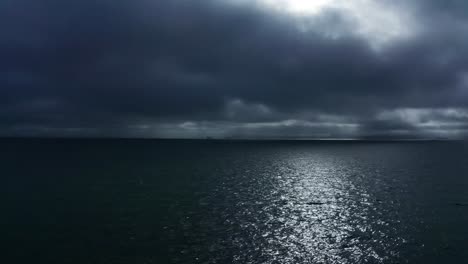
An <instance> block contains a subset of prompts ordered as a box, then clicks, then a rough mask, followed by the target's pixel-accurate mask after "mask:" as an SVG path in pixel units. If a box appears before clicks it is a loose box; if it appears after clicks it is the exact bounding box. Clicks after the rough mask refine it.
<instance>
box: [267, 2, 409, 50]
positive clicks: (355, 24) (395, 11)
mask: <svg viewBox="0 0 468 264" xmlns="http://www.w3.org/2000/svg"><path fill="white" fill-rule="evenodd" d="M259 1H260V3H261V5H263V6H265V7H267V8H270V9H272V10H275V11H276V12H280V13H284V14H288V15H291V16H293V17H298V18H300V19H308V20H309V21H313V20H314V18H320V16H321V15H323V14H324V13H326V12H334V13H336V14H340V16H342V17H343V18H344V20H345V21H346V23H348V24H349V25H347V27H349V28H350V29H351V32H349V33H352V34H354V35H356V36H359V37H362V38H364V39H366V40H367V41H368V42H369V43H370V45H371V46H372V47H373V48H374V49H376V50H378V49H380V48H381V47H383V46H386V45H387V44H391V43H393V42H395V41H399V40H405V39H408V38H410V37H411V36H413V35H414V34H415V33H416V32H417V27H416V23H415V21H414V19H413V15H412V13H411V9H410V8H402V6H401V4H400V5H398V4H393V5H392V4H389V3H388V2H387V3H384V2H382V1H376V0H310V1H307V0H259ZM309 24H310V25H312V26H314V25H315V24H314V23H313V22H312V23H309ZM301 28H303V29H304V27H303V25H301ZM305 31H307V28H305ZM327 35H330V36H334V37H337V35H339V33H336V32H327Z"/></svg>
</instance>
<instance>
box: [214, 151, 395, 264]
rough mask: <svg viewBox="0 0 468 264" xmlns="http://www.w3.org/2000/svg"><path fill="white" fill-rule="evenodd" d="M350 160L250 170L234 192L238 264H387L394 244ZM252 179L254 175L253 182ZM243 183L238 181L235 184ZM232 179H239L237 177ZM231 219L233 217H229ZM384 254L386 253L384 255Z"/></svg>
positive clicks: (287, 161)
mask: <svg viewBox="0 0 468 264" xmlns="http://www.w3.org/2000/svg"><path fill="white" fill-rule="evenodd" d="M353 166H354V165H353V163H352V162H344V161H339V160H337V159H334V158H332V157H327V156H323V155H322V156H317V155H314V156H309V157H298V156H292V157H287V158H283V159H282V160H281V161H278V160H277V161H276V162H275V164H271V167H269V169H268V170H265V168H263V169H262V168H258V170H257V171H247V172H246V175H249V176H251V177H247V176H245V179H244V180H246V179H248V181H246V182H245V184H244V185H242V187H241V188H239V185H238V184H235V185H231V184H226V185H225V186H224V187H225V188H224V189H223V190H222V191H223V192H224V193H229V192H232V191H233V189H232V188H235V189H236V191H235V192H234V193H235V194H236V197H235V198H234V200H236V201H237V203H236V206H235V209H234V210H235V211H234V212H230V213H228V214H225V216H226V219H228V220H227V221H228V222H230V223H232V224H234V223H238V224H240V226H239V229H238V230H237V231H238V233H236V232H234V233H233V234H234V235H233V236H232V239H233V243H234V245H237V246H238V247H239V249H240V250H239V251H237V254H236V255H235V256H234V258H233V260H234V261H235V262H239V263H240V262H246V263H249V262H251V263H258V261H259V260H261V262H262V263H309V262H313V263H356V262H360V263H362V262H364V263H366V262H372V263H380V262H384V261H385V258H384V257H383V256H384V255H385V256H387V257H388V256H392V255H394V254H395V253H392V252H388V249H387V247H388V246H390V245H389V243H400V242H403V239H401V238H396V239H393V240H392V239H391V238H390V237H389V233H388V232H387V231H388V229H386V228H385V227H388V226H389V223H388V222H386V220H383V219H382V218H380V217H378V212H377V211H378V209H377V208H375V203H377V202H376V201H375V200H372V198H371V197H370V195H369V194H368V192H367V190H366V189H365V187H363V186H357V185H355V184H354V183H353V179H352V178H353V177H355V176H356V175H354V174H353V173H352V172H353V171H356V170H358V169H359V168H354V167H353ZM253 175H256V176H255V177H253ZM237 180H239V179H237ZM233 181H235V180H233ZM230 214H234V217H233V218H232V219H230ZM383 253H385V254H383Z"/></svg>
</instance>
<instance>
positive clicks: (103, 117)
mask: <svg viewBox="0 0 468 264" xmlns="http://www.w3.org/2000/svg"><path fill="white" fill-rule="evenodd" d="M368 2H369V3H370V4H368V5H369V10H367V11H366V12H371V11H372V12H378V11H379V10H380V9H377V8H378V7H379V6H377V7H373V6H372V5H371V3H372V1H368ZM259 3H260V2H259ZM362 3H363V2H362V1H361V5H362ZM381 3H383V4H384V5H386V6H387V7H389V8H388V10H396V11H398V10H401V13H402V14H405V15H407V16H409V18H408V19H402V21H404V22H407V23H410V24H408V25H404V26H405V27H406V28H408V30H409V33H408V32H406V31H405V32H406V33H405V34H398V32H397V31H395V32H396V33H395V32H394V33H392V34H389V33H386V32H387V31H390V30H402V29H399V27H397V26H394V23H393V22H392V21H393V20H392V19H393V17H392V16H394V15H395V14H399V12H396V11H395V12H394V13H395V14H394V13H390V14H383V17H388V19H387V20H389V21H390V22H388V21H387V22H385V21H384V22H385V23H386V24H385V23H383V22H382V23H383V24H382V26H381V27H376V26H375V25H372V27H366V25H367V24H366V23H372V22H374V21H372V20H371V21H366V20H365V21H361V20H359V19H357V20H356V18H355V17H356V16H353V15H352V12H354V11H353V10H354V9H353V8H352V7H347V8H345V9H344V8H341V9H340V8H336V7H330V8H324V9H323V10H321V11H320V12H318V13H317V14H314V15H313V16H312V15H311V16H296V15H292V14H290V13H287V12H281V11H278V10H272V9H268V8H265V6H264V5H262V4H252V1H250V2H249V3H247V2H242V1H232V0H231V1H227V0H226V1H223V0H218V1H216V0H207V1H183V0H170V1H169V0H161V1H149V0H139V1H131V2H129V1H122V0H118V1H115V0H114V1H90V0H83V1H80V2H76V3H75V2H74V3H65V2H63V1H58V0H44V1H39V2H38V1H32V0H17V1H3V2H2V3H0V24H1V25H3V26H2V27H4V30H2V37H1V38H0V56H1V57H2V60H1V61H0V87H1V90H0V133H1V134H3V135H59V136H60V135H77V136H80V135H85V136H88V135H89V136H93V135H95V136H144V137H151V136H158V137H159V136H160V137H204V136H205V135H213V136H219V137H252V138H257V137H258V138H262V137H320V138H323V137H332V138H349V137H352V138H356V137H374V136H375V137H387V136H388V137H460V136H463V135H464V133H466V131H467V128H466V124H467V122H468V120H467V118H465V117H460V115H461V116H463V115H462V114H459V115H458V117H457V118H455V116H457V115H454V114H447V113H452V112H454V111H455V112H457V113H465V112H466V109H468V100H467V99H468V57H467V56H464V54H468V38H467V36H468V17H466V16H465V15H464V14H463V12H460V9H466V7H465V6H464V5H463V1H460V2H457V1H449V2H447V4H446V5H440V3H439V2H437V1H412V2H408V1H405V2H403V1H382V2H381ZM403 11H405V12H403ZM382 12H383V11H382ZM377 15H378V14H375V16H377ZM372 17H373V16H372ZM397 18H398V17H397ZM398 25H399V24H398ZM364 29H365V30H364ZM380 34H381V35H382V36H384V37H385V38H383V37H382V36H381V37H379V36H380ZM382 39H385V42H383V41H382ZM377 40H378V41H377ZM376 45H377V46H376ZM408 109H409V110H408ZM454 109H455V110H454ZM405 111H406V112H405ZM408 111H409V112H408ZM451 111H452V112H451ZM389 113H393V114H389ZM401 113H406V114H408V113H413V114H414V113H416V114H414V115H420V118H421V119H424V121H421V120H420V119H417V120H416V119H405V118H404V117H402V115H401ZM454 119H456V120H454Z"/></svg>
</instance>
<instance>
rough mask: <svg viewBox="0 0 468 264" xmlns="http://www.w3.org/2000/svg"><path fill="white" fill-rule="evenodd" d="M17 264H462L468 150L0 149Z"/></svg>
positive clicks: (364, 146)
mask: <svg viewBox="0 0 468 264" xmlns="http://www.w3.org/2000/svg"><path fill="white" fill-rule="evenodd" d="M0 145H1V147H2V148H1V149H2V150H3V151H2V152H1V159H2V164H1V165H2V171H3V173H2V178H1V179H2V187H0V188H1V189H2V190H1V196H2V197H1V198H2V199H1V205H2V208H5V209H4V212H6V213H5V217H3V218H2V219H1V220H0V221H1V223H0V224H1V228H2V230H1V232H2V234H3V236H2V239H1V240H0V241H1V242H2V245H1V246H2V248H6V249H8V250H7V254H6V258H7V259H9V261H10V263H12V262H11V261H14V262H15V263H272V264H273V263H441V262H442V261H444V262H447V263H450V262H453V263H455V262H456V263H462V262H463V261H468V251H466V248H468V225H466V223H468V207H466V206H464V205H468V192H467V191H466V190H467V189H468V162H466V157H468V145H466V144H465V143H461V142H402V143H377V142H372V143H370V142H368V143H366V142H354V143H353V142H322V143H320V142H217V141H144V140H142V141H132V140H127V141H125V140H120V141H118V140H107V141H106V140H102V141H98V140H68V141H64V140H62V141H57V140H16V141H15V140H13V141H1V142H0Z"/></svg>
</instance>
